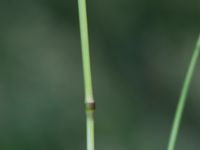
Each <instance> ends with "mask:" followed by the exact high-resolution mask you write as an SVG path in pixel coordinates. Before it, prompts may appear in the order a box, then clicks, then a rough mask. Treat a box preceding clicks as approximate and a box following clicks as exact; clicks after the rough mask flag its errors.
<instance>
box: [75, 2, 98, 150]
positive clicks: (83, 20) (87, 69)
mask: <svg viewBox="0 0 200 150" xmlns="http://www.w3.org/2000/svg"><path fill="white" fill-rule="evenodd" d="M78 7H79V22H80V33H81V46H82V61H83V73H84V86H85V87H84V88H85V104H86V130H87V150H94V149H95V144H94V143H95V141H94V139H95V137H94V111H95V102H94V100H93V91H92V78H91V66H90V51H89V38H88V25H87V9H86V0H78Z"/></svg>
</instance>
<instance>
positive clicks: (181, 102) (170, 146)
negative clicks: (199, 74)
mask: <svg viewBox="0 0 200 150" xmlns="http://www.w3.org/2000/svg"><path fill="white" fill-rule="evenodd" d="M199 53H200V37H199V39H198V41H197V45H196V48H195V50H194V53H193V55H192V58H191V62H190V65H189V69H188V72H187V74H186V77H185V80H184V84H183V88H182V91H181V94H180V97H179V102H178V105H177V108H176V113H175V117H174V122H173V126H172V130H171V134H170V139H169V143H168V148H167V150H174V149H175V144H176V141H177V135H178V132H179V129H180V123H181V119H182V116H183V111H184V108H185V104H186V98H187V95H188V91H189V87H190V83H191V80H192V77H193V74H194V69H195V67H196V65H197V60H198V57H199Z"/></svg>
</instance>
